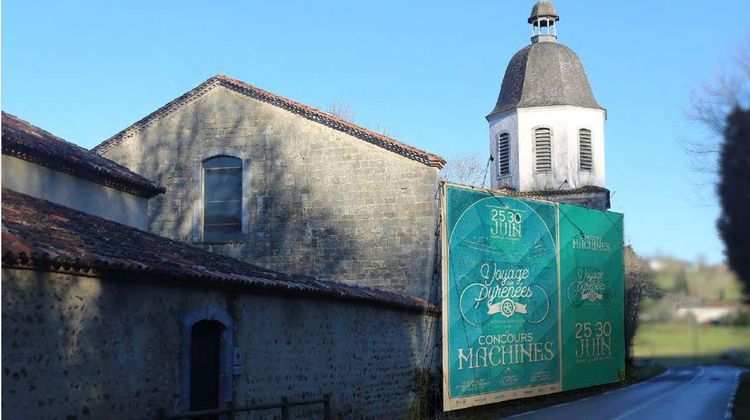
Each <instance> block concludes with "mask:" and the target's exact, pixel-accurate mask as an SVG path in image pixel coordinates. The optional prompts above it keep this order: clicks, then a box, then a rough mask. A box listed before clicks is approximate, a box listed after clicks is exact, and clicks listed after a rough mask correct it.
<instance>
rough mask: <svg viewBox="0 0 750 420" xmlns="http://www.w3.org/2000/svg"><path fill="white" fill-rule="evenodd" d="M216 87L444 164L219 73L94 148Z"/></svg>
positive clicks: (123, 136)
mask: <svg viewBox="0 0 750 420" xmlns="http://www.w3.org/2000/svg"><path fill="white" fill-rule="evenodd" d="M219 86H222V87H225V88H227V89H230V90H233V91H235V92H238V93H241V94H243V95H246V96H248V97H251V98H254V99H257V100H259V101H263V102H266V103H268V104H271V105H274V106H277V107H279V108H283V109H285V110H287V111H289V112H292V113H294V114H297V115H299V116H302V117H304V118H307V119H308V120H310V121H314V122H316V123H318V124H323V125H325V126H327V127H330V128H333V129H334V130H338V131H341V132H343V133H346V134H349V135H351V136H353V137H356V138H358V139H361V140H364V141H366V142H368V143H372V144H374V145H376V146H380V147H382V148H384V149H386V150H390V151H391V152H394V153H397V154H399V155H402V156H404V157H407V158H409V159H412V160H415V161H417V162H421V163H423V164H425V165H427V166H432V167H435V168H442V167H443V166H444V165H445V159H443V158H442V157H440V156H438V155H434V154H432V153H428V152H425V151H423V150H420V149H417V148H416V147H412V146H409V145H408V144H405V143H401V142H400V141H398V140H396V139H394V138H392V137H388V136H386V135H383V134H380V133H376V132H374V131H370V130H368V129H366V128H363V127H360V126H358V125H356V124H353V123H351V122H349V121H346V120H344V119H341V118H338V117H336V116H334V115H331V114H328V113H326V112H323V111H320V110H318V109H315V108H312V107H309V106H307V105H303V104H301V103H299V102H295V101H293V100H291V99H287V98H284V97H282V96H278V95H275V94H273V93H270V92H267V91H265V90H262V89H259V88H257V87H255V86H252V85H249V84H247V83H245V82H242V81H239V80H236V79H232V78H231V77H228V76H225V75H223V74H218V75H216V76H214V77H211V78H210V79H208V80H206V81H205V82H203V83H201V84H200V85H198V87H196V88H195V89H193V90H191V91H189V92H187V93H185V94H184V95H182V96H180V97H179V98H177V99H175V100H173V101H172V102H169V103H168V104H166V105H164V106H163V107H161V108H159V109H157V110H156V111H154V112H152V113H151V114H149V115H147V116H146V117H145V118H143V119H141V120H140V121H138V122H136V123H135V124H133V125H131V126H130V127H128V128H126V129H124V130H122V131H121V132H119V133H117V134H115V135H114V136H112V137H111V138H110V139H108V140H106V141H104V142H103V143H101V144H100V145H98V146H96V147H95V148H94V149H93V150H94V151H95V152H96V153H99V154H102V153H105V152H106V151H107V150H109V149H111V148H112V147H114V146H116V145H118V144H120V143H122V142H123V141H124V140H125V139H127V138H129V137H131V136H133V135H135V134H137V133H138V132H140V131H141V130H143V129H144V128H146V127H148V126H150V125H151V124H153V123H155V122H157V121H159V120H161V119H162V118H164V117H166V116H168V115H171V114H173V113H174V112H176V111H178V110H180V109H181V108H182V107H183V106H185V105H187V104H189V103H191V102H193V101H195V100H197V99H199V98H201V97H203V96H204V95H206V94H207V93H208V92H210V91H212V90H213V89H215V88H216V87H219Z"/></svg>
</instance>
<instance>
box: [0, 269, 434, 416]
mask: <svg viewBox="0 0 750 420" xmlns="http://www.w3.org/2000/svg"><path fill="white" fill-rule="evenodd" d="M136 277H138V278H136ZM2 279H3V281H2V287H3V294H2V301H3V302H2V307H3V313H2V330H3V346H2V347H3V348H2V355H3V358H2V366H3V377H2V380H3V387H2V388H3V395H2V400H3V415H4V417H5V416H7V417H8V418H29V417H28V413H34V418H45V419H88V418H92V419H93V418H108V419H153V418H155V417H156V413H157V410H158V409H159V408H165V409H167V412H169V413H173V412H179V411H182V409H181V407H182V406H183V400H184V398H185V395H183V394H182V390H183V386H182V384H183V381H184V376H185V375H186V373H187V372H188V370H187V367H186V366H184V365H183V359H182V352H183V349H184V343H183V340H182V337H183V330H182V329H183V320H184V317H185V315H186V313H188V312H189V311H191V310H194V309H196V308H200V307H207V306H211V307H217V308H220V309H221V310H223V311H225V312H226V313H227V314H229V316H230V317H231V318H232V319H233V321H234V328H233V329H234V340H233V341H234V346H235V347H239V348H241V349H242V355H243V356H242V368H241V370H240V372H235V376H234V377H233V381H232V383H233V385H232V387H233V390H232V394H231V395H232V400H233V401H234V402H235V403H236V404H238V405H258V404H267V403H278V402H279V401H280V398H281V397H283V396H285V397H288V398H290V399H294V400H300V399H302V400H312V399H317V398H320V397H321V396H322V395H323V394H324V393H330V394H331V395H332V396H331V398H332V400H331V406H332V414H333V416H334V418H341V419H345V418H376V417H377V418H404V417H406V415H407V412H408V410H409V407H410V405H412V404H413V402H414V400H413V395H412V394H411V393H410V392H409V389H410V385H411V384H412V383H411V381H412V374H413V372H414V368H415V367H416V366H420V365H422V363H423V362H424V361H425V359H424V354H425V351H426V350H429V349H430V348H432V344H431V340H434V339H435V335H434V334H430V333H429V331H431V330H434V329H435V328H436V326H437V318H436V317H433V316H428V315H420V314H416V313H410V312H404V311H402V310H397V309H388V308H380V307H374V306H369V305H360V304H352V303H345V302H338V301H326V300H315V299H304V298H284V297H281V296H267V295H253V294H241V293H229V292H227V291H222V290H217V289H209V288H196V287H181V286H178V285H169V284H165V283H162V282H157V281H152V282H144V279H143V278H142V276H130V277H122V278H107V279H104V280H102V279H100V278H93V277H84V276H74V275H68V274H58V273H47V272H42V271H31V270H16V269H3V270H2ZM295 410H297V411H294V412H292V413H291V414H292V416H293V418H321V415H322V408H321V407H320V406H312V407H307V408H304V409H295ZM300 410H304V411H300ZM278 415H279V411H278V410H276V411H270V410H269V411H265V412H257V413H255V415H253V416H251V417H252V418H259V417H258V416H262V418H274V416H276V418H278Z"/></svg>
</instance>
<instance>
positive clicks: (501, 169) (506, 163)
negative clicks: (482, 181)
mask: <svg viewBox="0 0 750 420" xmlns="http://www.w3.org/2000/svg"><path fill="white" fill-rule="evenodd" d="M508 175H510V134H508V133H502V134H500V136H499V137H498V138H497V177H498V178H501V177H504V176H508Z"/></svg>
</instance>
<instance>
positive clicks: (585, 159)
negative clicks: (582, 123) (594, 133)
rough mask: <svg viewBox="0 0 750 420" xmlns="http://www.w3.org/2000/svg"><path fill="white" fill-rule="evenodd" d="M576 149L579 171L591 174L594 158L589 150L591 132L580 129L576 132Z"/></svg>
mask: <svg viewBox="0 0 750 420" xmlns="http://www.w3.org/2000/svg"><path fill="white" fill-rule="evenodd" d="M578 147H579V155H580V162H581V164H580V169H581V171H588V172H591V171H592V170H593V169H594V156H593V153H592V149H591V130H588V129H586V128H582V129H580V130H579V131H578Z"/></svg>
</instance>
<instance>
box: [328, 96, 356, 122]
mask: <svg viewBox="0 0 750 420" xmlns="http://www.w3.org/2000/svg"><path fill="white" fill-rule="evenodd" d="M326 112H328V113H329V114H331V115H333V116H334V117H337V118H341V119H342V120H345V121H349V122H354V108H353V107H352V106H351V104H349V103H348V102H339V101H337V100H335V99H334V100H332V101H331V105H330V106H329V107H328V110H327V111H326Z"/></svg>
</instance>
